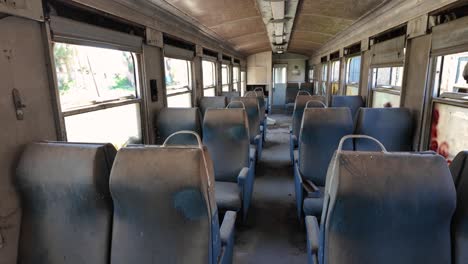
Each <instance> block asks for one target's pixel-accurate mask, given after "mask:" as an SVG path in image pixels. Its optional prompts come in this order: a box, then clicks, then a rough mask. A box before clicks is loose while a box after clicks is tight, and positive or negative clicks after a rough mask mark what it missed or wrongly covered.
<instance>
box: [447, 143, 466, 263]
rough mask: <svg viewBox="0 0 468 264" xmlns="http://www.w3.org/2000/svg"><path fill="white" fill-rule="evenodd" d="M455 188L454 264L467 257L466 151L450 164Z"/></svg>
mask: <svg viewBox="0 0 468 264" xmlns="http://www.w3.org/2000/svg"><path fill="white" fill-rule="evenodd" d="M450 172H451V173H452V177H453V181H454V183H455V188H456V190H457V209H456V210H455V214H454V215H453V219H452V254H453V262H452V263H454V264H461V263H466V260H467V259H468V240H467V239H466V238H467V237H468V151H462V152H460V153H458V155H457V156H456V157H455V158H454V159H453V161H452V163H451V164H450Z"/></svg>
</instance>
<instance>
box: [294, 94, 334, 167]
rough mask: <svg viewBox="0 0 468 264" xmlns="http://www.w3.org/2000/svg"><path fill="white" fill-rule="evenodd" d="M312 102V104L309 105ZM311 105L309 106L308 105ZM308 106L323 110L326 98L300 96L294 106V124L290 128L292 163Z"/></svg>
mask: <svg viewBox="0 0 468 264" xmlns="http://www.w3.org/2000/svg"><path fill="white" fill-rule="evenodd" d="M309 102H310V103H309ZM320 102H322V103H320ZM308 103H309V104H308ZM306 105H308V107H310V108H323V107H326V106H325V98H324V97H322V96H317V95H308V94H305V95H298V96H297V97H296V102H295V104H294V111H293V118H292V124H291V127H290V128H289V151H290V155H291V162H294V150H296V149H297V139H298V138H299V132H300V130H301V124H302V116H303V114H304V109H305V108H306Z"/></svg>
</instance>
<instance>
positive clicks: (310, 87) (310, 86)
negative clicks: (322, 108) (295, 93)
mask: <svg viewBox="0 0 468 264" xmlns="http://www.w3.org/2000/svg"><path fill="white" fill-rule="evenodd" d="M299 91H305V92H307V93H309V94H311V95H313V94H314V83H311V82H304V83H301V89H300V90H299Z"/></svg>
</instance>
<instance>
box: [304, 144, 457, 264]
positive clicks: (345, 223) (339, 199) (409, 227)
mask: <svg viewBox="0 0 468 264" xmlns="http://www.w3.org/2000/svg"><path fill="white" fill-rule="evenodd" d="M361 139H362V138H361ZM362 140H369V139H362ZM379 144H380V143H379ZM376 145H377V146H378V148H382V152H353V151H342V150H341V149H340V148H338V150H337V152H336V154H335V155H334V157H333V159H332V161H331V163H330V167H329V170H328V176H327V182H326V186H325V196H324V209H323V214H322V217H321V225H320V228H319V226H318V221H317V218H316V217H315V216H307V217H306V230H307V236H308V238H307V252H308V258H309V263H314V264H315V263H321V264H333V263H337V264H338V263H339V264H354V263H356V264H357V263H359V264H371V263H372V264H373V263H381V264H394V263H402V264H413V263H429V264H432V263H433V264H436V263H453V262H452V260H451V259H452V258H451V246H450V244H451V242H450V240H451V237H450V223H451V218H452V215H453V213H454V211H455V204H456V196H455V188H454V184H453V181H452V179H451V175H450V171H449V169H448V166H447V163H446V162H445V160H444V159H443V158H442V157H441V156H439V155H435V154H434V153H408V152H403V153H389V152H386V151H385V149H384V147H383V145H381V144H380V145H378V144H376Z"/></svg>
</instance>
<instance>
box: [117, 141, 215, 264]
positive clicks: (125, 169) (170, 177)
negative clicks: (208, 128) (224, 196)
mask: <svg viewBox="0 0 468 264" xmlns="http://www.w3.org/2000/svg"><path fill="white" fill-rule="evenodd" d="M205 152H206V150H205V149H203V148H202V147H199V146H179V147H166V146H162V147H159V146H144V147H140V148H124V149H121V150H120V151H119V153H118V154H117V157H116V159H115V163H114V166H113V168H112V173H111V178H110V189H111V193H112V198H113V200H114V222H113V233H112V252H111V263H113V264H120V263H122V264H123V263H155V261H157V262H158V263H203V264H204V263H216V259H217V258H218V256H219V253H220V239H219V222H218V221H219V220H218V215H217V209H216V203H215V197H214V192H213V190H214V189H213V188H214V179H213V168H212V164H211V161H210V159H209V157H208V156H207V155H205Z"/></svg>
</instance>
